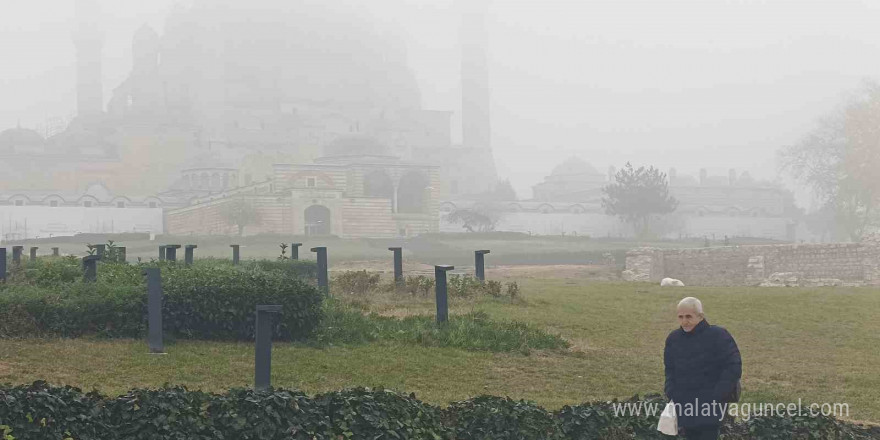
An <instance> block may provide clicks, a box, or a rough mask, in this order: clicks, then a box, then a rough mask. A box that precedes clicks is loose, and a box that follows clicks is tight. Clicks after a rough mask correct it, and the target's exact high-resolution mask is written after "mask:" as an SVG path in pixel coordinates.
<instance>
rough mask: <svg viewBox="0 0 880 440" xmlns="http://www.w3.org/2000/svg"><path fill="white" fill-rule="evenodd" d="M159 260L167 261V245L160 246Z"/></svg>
mask: <svg viewBox="0 0 880 440" xmlns="http://www.w3.org/2000/svg"><path fill="white" fill-rule="evenodd" d="M159 261H165V246H159Z"/></svg>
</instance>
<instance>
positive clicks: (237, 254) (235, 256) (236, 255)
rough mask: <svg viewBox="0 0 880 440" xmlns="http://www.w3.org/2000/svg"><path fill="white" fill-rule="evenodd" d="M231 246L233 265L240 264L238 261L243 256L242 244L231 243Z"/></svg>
mask: <svg viewBox="0 0 880 440" xmlns="http://www.w3.org/2000/svg"><path fill="white" fill-rule="evenodd" d="M229 247H231V248H232V265H233V266H238V262H239V261H240V258H241V245H237V244H231V245H229Z"/></svg>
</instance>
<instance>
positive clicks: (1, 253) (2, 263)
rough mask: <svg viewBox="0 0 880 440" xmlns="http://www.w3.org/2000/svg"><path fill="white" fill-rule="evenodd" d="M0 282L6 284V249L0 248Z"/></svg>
mask: <svg viewBox="0 0 880 440" xmlns="http://www.w3.org/2000/svg"><path fill="white" fill-rule="evenodd" d="M0 281H3V282H6V248H0Z"/></svg>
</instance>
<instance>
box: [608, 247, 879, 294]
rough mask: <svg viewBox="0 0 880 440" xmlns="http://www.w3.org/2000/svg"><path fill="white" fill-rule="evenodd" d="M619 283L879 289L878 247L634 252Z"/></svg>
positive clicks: (629, 256) (629, 253) (747, 248)
mask: <svg viewBox="0 0 880 440" xmlns="http://www.w3.org/2000/svg"><path fill="white" fill-rule="evenodd" d="M623 277H624V279H627V280H632V281H659V280H661V279H663V278H666V277H670V278H676V279H679V280H682V281H683V282H684V284H685V285H694V286H759V285H765V286H771V285H774V286H775V285H801V286H821V285H880V245H877V244H874V243H872V242H865V243H840V244H800V245H770V246H726V247H716V248H699V249H657V248H639V249H633V250H631V251H629V252H628V253H627V257H626V270H625V271H624V273H623Z"/></svg>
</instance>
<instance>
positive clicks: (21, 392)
mask: <svg viewBox="0 0 880 440" xmlns="http://www.w3.org/2000/svg"><path fill="white" fill-rule="evenodd" d="M627 402H630V403H633V404H637V405H638V404H652V403H654V404H658V405H664V404H665V403H666V402H665V401H664V400H663V399H662V398H660V397H659V396H649V397H646V399H645V400H639V399H638V398H637V397H635V398H633V399H630V400H628V401H627ZM612 403H613V402H597V403H591V404H582V405H577V406H566V407H564V408H562V409H561V410H560V411H556V412H548V411H546V410H544V409H543V408H541V407H540V406H537V405H535V404H534V403H531V402H526V401H522V400H520V401H516V400H512V399H510V398H501V397H493V396H480V397H477V398H474V399H470V400H464V401H460V402H455V403H452V404H450V405H449V407H448V408H447V409H445V410H444V409H440V408H438V407H436V406H433V405H429V404H426V403H423V402H421V401H419V400H417V399H416V397H415V396H414V395H408V396H407V395H402V394H399V393H396V392H392V391H387V390H383V389H377V390H371V389H368V388H356V389H348V390H342V391H335V392H330V393H325V394H321V395H317V396H314V397H309V396H306V395H305V394H302V393H300V392H298V391H287V390H283V389H275V390H267V391H259V392H257V391H253V390H248V389H233V390H230V391H228V392H226V393H224V394H213V393H204V392H201V391H190V390H187V389H186V388H182V387H167V386H166V387H165V388H162V389H158V390H131V391H129V392H128V393H126V394H124V395H122V396H119V397H116V398H107V397H104V396H102V395H100V394H98V393H95V392H92V393H88V394H83V392H82V391H80V390H79V389H76V388H72V387H53V386H50V385H48V384H46V383H45V382H35V383H34V384H32V385H20V386H12V385H3V386H0V435H2V437H0V438H3V439H4V440H8V439H12V440H15V439H76V440H129V439H145V440H146V439H173V440H184V439H186V440H190V439H195V440H199V439H205V440H207V439H219V440H233V439H235V440H257V439H259V440H287V439H293V440H306V439H309V440H331V439H332V440H338V439H362V438H364V439H430V440H452V439H458V440H470V439H474V440H476V439H479V440H483V439H486V440H489V439H491V440H505V439H516V440H532V439H534V440H544V439H548V440H549V439H552V440H555V439H572V440H587V439H596V440H621V439H633V438H636V439H661V438H670V437H665V436H663V435H661V434H660V433H659V432H657V431H656V426H657V417H658V416H652V417H645V415H644V414H642V415H629V416H620V417H616V416H614V413H613V410H612V409H611V405H612ZM877 431H878V430H877V428H876V427H865V426H862V425H856V424H851V423H847V422H843V421H841V420H836V419H833V418H828V417H816V418H809V417H759V418H754V419H750V420H749V421H748V422H736V421H734V420H732V419H728V420H727V421H726V422H725V424H724V425H723V426H722V435H723V438H725V439H727V440H764V439H786V440H788V439H805V440H806V439H823V440H824V439H831V440H843V439H848V440H867V439H876V438H880V433H878V432H877Z"/></svg>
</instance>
